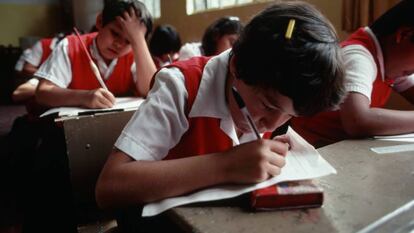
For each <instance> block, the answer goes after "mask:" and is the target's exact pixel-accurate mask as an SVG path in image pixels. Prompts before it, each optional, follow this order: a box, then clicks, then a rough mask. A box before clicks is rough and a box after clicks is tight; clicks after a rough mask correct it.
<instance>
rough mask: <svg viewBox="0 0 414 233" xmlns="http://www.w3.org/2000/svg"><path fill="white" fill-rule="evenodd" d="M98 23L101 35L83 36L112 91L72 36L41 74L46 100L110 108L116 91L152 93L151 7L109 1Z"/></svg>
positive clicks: (52, 103)
mask: <svg viewBox="0 0 414 233" xmlns="http://www.w3.org/2000/svg"><path fill="white" fill-rule="evenodd" d="M96 27H97V29H98V32H97V33H90V34H85V35H82V36H81V38H82V41H83V42H84V43H85V44H86V47H87V50H88V53H90V55H91V57H92V58H93V60H94V62H95V64H96V65H97V66H98V69H99V72H100V73H101V76H102V77H103V79H104V82H105V84H106V86H107V87H108V90H106V89H104V88H102V87H101V86H100V84H99V82H98V80H97V78H96V76H95V75H94V73H93V70H92V69H91V67H90V66H89V60H88V57H87V54H86V52H85V51H84V50H83V49H82V46H81V43H80V40H79V39H78V38H77V37H76V36H75V35H72V36H68V37H67V38H65V39H64V40H62V42H61V43H59V45H58V46H57V47H56V48H55V49H54V51H53V53H52V54H51V56H50V57H49V59H48V60H47V61H46V62H45V63H44V64H43V65H42V66H41V67H40V68H39V70H38V72H36V74H35V76H36V77H38V78H40V79H41V80H40V83H39V87H38V90H37V93H36V98H37V100H38V102H39V103H40V104H43V105H46V106H50V107H55V106H82V107H86V108H107V107H112V106H113V104H114V102H115V97H114V95H115V96H122V95H130V94H131V93H132V94H136V95H138V96H146V95H147V93H148V89H149V84H150V81H151V78H152V76H153V75H154V73H155V70H156V68H155V65H154V62H153V61H152V58H151V55H150V52H149V50H148V47H147V43H146V38H147V36H148V35H149V33H150V32H151V30H152V19H151V15H150V13H149V11H148V10H147V8H146V7H145V5H144V4H142V3H141V2H139V1H137V0H127V1H118V0H111V1H107V2H106V3H105V6H104V9H103V12H102V13H101V14H99V15H98V17H97V20H96ZM131 50H132V51H131Z"/></svg>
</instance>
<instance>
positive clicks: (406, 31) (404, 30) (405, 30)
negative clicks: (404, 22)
mask: <svg viewBox="0 0 414 233" xmlns="http://www.w3.org/2000/svg"><path fill="white" fill-rule="evenodd" d="M413 36H414V28H412V27H407V26H402V27H400V28H398V30H397V32H396V34H395V40H396V43H397V44H399V43H400V42H401V41H403V40H411V38H412V37H413Z"/></svg>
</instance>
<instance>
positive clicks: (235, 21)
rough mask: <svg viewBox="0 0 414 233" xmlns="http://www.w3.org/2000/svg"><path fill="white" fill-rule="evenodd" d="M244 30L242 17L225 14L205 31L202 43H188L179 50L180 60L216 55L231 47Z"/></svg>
mask: <svg viewBox="0 0 414 233" xmlns="http://www.w3.org/2000/svg"><path fill="white" fill-rule="evenodd" d="M242 30H243V25H242V23H241V22H240V19H239V18H238V17H236V16H225V17H221V18H219V19H217V20H216V21H214V22H213V23H212V24H211V25H210V26H208V28H207V29H206V31H205V32H204V35H203V38H202V41H201V43H199V42H194V43H187V44H185V45H184V46H183V47H182V48H181V49H180V51H179V57H178V59H179V60H187V59H189V58H191V57H195V56H214V55H218V54H220V53H221V52H223V51H225V50H227V49H229V48H231V47H232V46H233V44H234V42H235V41H236V40H237V38H238V37H239V34H240V32H241V31H242Z"/></svg>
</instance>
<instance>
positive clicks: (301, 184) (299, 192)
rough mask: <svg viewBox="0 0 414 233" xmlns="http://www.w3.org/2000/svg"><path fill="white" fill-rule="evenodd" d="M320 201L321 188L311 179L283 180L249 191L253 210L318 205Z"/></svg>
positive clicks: (321, 196)
mask: <svg viewBox="0 0 414 233" xmlns="http://www.w3.org/2000/svg"><path fill="white" fill-rule="evenodd" d="M322 203H323V190H322V188H320V187H318V186H317V185H316V184H315V183H314V182H312V181H311V180H301V181H288V182H283V183H279V184H275V185H272V186H269V187H267V188H262V189H258V190H255V191H253V192H252V193H251V207H252V208H253V209H255V210H272V209H298V208H310V207H320V206H322Z"/></svg>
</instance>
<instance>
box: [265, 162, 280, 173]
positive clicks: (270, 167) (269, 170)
mask: <svg viewBox="0 0 414 233" xmlns="http://www.w3.org/2000/svg"><path fill="white" fill-rule="evenodd" d="M281 172H282V168H281V167H278V166H274V165H273V164H270V163H269V164H268V166H267V173H268V174H269V175H270V176H278V175H280V173H281Z"/></svg>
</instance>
